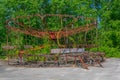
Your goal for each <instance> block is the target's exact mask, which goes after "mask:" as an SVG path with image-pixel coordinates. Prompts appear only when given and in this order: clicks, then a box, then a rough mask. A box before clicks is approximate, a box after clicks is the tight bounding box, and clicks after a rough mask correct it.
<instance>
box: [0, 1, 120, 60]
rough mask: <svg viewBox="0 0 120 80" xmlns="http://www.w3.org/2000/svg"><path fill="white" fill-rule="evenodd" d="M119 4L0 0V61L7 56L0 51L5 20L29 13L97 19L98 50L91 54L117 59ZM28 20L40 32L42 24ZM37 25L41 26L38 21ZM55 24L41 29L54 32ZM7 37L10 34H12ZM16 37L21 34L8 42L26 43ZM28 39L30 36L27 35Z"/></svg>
mask: <svg viewBox="0 0 120 80" xmlns="http://www.w3.org/2000/svg"><path fill="white" fill-rule="evenodd" d="M119 2H120V1H118V0H0V45H1V46H0V58H1V57H2V58H3V56H5V55H6V54H8V51H4V50H3V49H2V46H3V45H5V44H6V42H7V41H6V38H7V32H6V28H5V25H6V24H5V22H6V20H8V19H10V18H14V17H16V16H26V15H32V14H70V15H76V16H85V17H92V18H95V19H96V20H98V31H99V35H98V37H99V39H98V42H97V43H98V44H99V47H98V48H93V49H91V51H102V52H105V53H106V56H107V57H120V32H119V31H120V10H119V7H120V4H119ZM31 20H33V21H32V22H33V23H31V25H32V26H34V27H35V28H40V29H43V27H41V26H42V25H38V24H34V19H31ZM55 20H56V18H55ZM48 21H51V19H48ZM53 21H54V19H53ZM38 23H39V24H40V22H38ZM26 24H27V22H26ZM56 24H57V25H56ZM56 24H54V23H53V22H52V21H51V22H50V23H49V25H50V26H55V27H48V28H46V27H44V29H50V30H57V29H59V28H60V26H59V23H56ZM35 25H36V26H37V27H36V26H35ZM10 34H12V35H13V34H14V32H13V33H10ZM18 34H19V35H20V36H19V39H17V40H16V38H15V37H13V38H12V36H11V41H12V43H13V44H16V45H20V44H21V45H22V44H23V43H25V40H24V37H26V36H25V35H24V34H21V33H18ZM13 36H14V35H13ZM27 38H30V37H29V36H27ZM32 39H33V40H34V42H38V43H39V44H41V45H42V44H45V45H48V44H49V43H50V44H53V43H54V42H49V41H48V40H47V39H38V38H35V37H33V38H32ZM26 42H29V44H30V45H33V46H36V45H35V44H37V43H34V42H33V41H30V40H26ZM18 43H19V44H18ZM33 43H34V44H33ZM49 49H50V47H49V46H48V47H46V48H45V49H43V50H42V51H41V50H40V51H39V50H38V51H37V52H38V53H39V52H41V53H47V51H49ZM17 51H18V50H17V49H16V50H13V52H11V53H16V52H17ZM9 52H10V51H9ZM33 52H34V51H33Z"/></svg>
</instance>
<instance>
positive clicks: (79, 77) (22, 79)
mask: <svg viewBox="0 0 120 80" xmlns="http://www.w3.org/2000/svg"><path fill="white" fill-rule="evenodd" d="M102 64H103V66H104V68H101V67H89V70H86V69H82V68H80V67H62V68H25V67H13V66H8V65H7V64H5V63H3V61H0V80H120V59H113V58H111V59H107V60H106V62H104V63H102Z"/></svg>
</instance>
